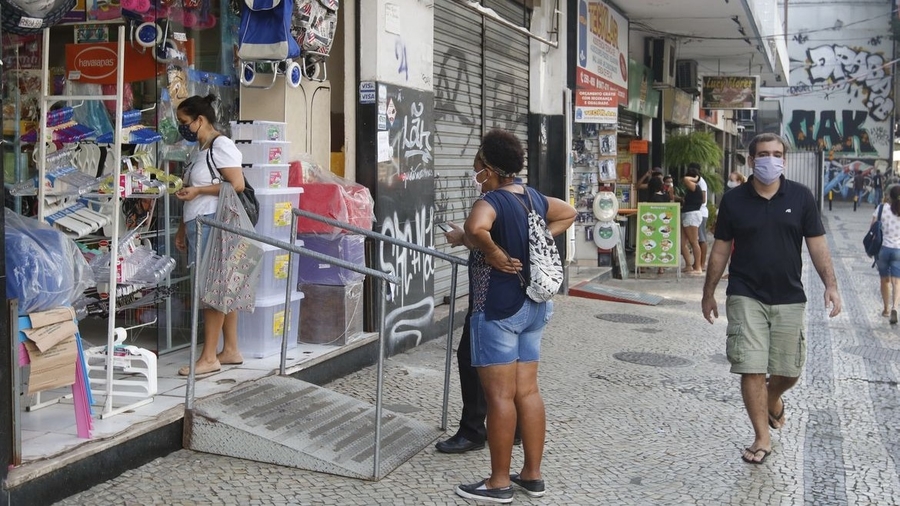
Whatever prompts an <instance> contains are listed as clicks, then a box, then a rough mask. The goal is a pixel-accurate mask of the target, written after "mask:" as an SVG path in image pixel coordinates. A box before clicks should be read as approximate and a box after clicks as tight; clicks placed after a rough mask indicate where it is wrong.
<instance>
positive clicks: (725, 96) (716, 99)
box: [700, 76, 759, 109]
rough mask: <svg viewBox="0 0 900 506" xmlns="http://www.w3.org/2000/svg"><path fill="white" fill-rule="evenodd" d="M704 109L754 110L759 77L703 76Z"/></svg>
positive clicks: (757, 101) (756, 104)
mask: <svg viewBox="0 0 900 506" xmlns="http://www.w3.org/2000/svg"><path fill="white" fill-rule="evenodd" d="M700 107H702V108H704V109H756V108H757V107H759V76H704V77H703V102H702V104H701V106H700Z"/></svg>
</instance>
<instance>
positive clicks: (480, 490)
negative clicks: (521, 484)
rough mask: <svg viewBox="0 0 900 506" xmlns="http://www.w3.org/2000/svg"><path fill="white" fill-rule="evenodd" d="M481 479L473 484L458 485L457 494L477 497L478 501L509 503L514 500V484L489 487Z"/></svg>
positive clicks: (472, 497)
mask: <svg viewBox="0 0 900 506" xmlns="http://www.w3.org/2000/svg"><path fill="white" fill-rule="evenodd" d="M486 481H487V480H481V481H479V482H478V483H472V484H471V485H457V486H456V495H458V496H460V497H465V498H466V499H475V500H478V501H487V502H496V503H500V504H509V503H511V502H512V500H513V489H512V485H510V486H508V487H506V488H487V485H485V482H486Z"/></svg>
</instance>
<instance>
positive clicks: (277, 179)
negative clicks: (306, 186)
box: [243, 163, 291, 190]
mask: <svg viewBox="0 0 900 506" xmlns="http://www.w3.org/2000/svg"><path fill="white" fill-rule="evenodd" d="M290 167H291V166H290V165H288V164H286V163H285V164H274V165H268V164H267V165H251V166H249V167H244V168H243V170H244V177H246V178H247V182H248V183H250V186H252V187H253V188H254V189H257V190H280V189H283V188H287V187H288V173H289V172H290Z"/></svg>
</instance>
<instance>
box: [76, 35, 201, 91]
mask: <svg viewBox="0 0 900 506" xmlns="http://www.w3.org/2000/svg"><path fill="white" fill-rule="evenodd" d="M117 46H118V44H117V43H116V42H107V43H101V44H66V76H67V78H68V79H69V80H71V81H79V82H86V83H94V84H115V83H116V68H117V67H118V65H119V58H118V55H117V54H116V50H117ZM185 48H186V51H185V52H186V54H187V56H188V61H189V62H190V61H192V60H193V58H191V55H192V51H191V49H192V44H191V43H190V41H188V42H186V43H185ZM124 59H125V75H124V79H125V82H126V83H133V82H137V81H145V80H147V79H154V78H155V77H156V76H157V75H159V74H161V73H163V72H165V71H166V66H165V65H164V64H160V63H158V62H157V61H156V60H155V59H154V58H153V52H152V51H150V50H148V51H145V52H143V53H141V52H139V51H138V50H136V49H134V48H133V47H131V45H130V44H127V43H126V44H125V58H124Z"/></svg>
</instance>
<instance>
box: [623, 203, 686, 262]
mask: <svg viewBox="0 0 900 506" xmlns="http://www.w3.org/2000/svg"><path fill="white" fill-rule="evenodd" d="M680 206H681V204H679V203H678V202H672V203H658V202H640V203H638V207H637V209H638V211H637V229H638V234H637V236H638V237H637V244H636V248H637V251H635V254H634V263H635V265H636V266H637V267H673V268H676V269H677V268H678V267H680V266H681V257H680V256H679V252H680V251H681V235H680V233H681V209H680Z"/></svg>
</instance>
